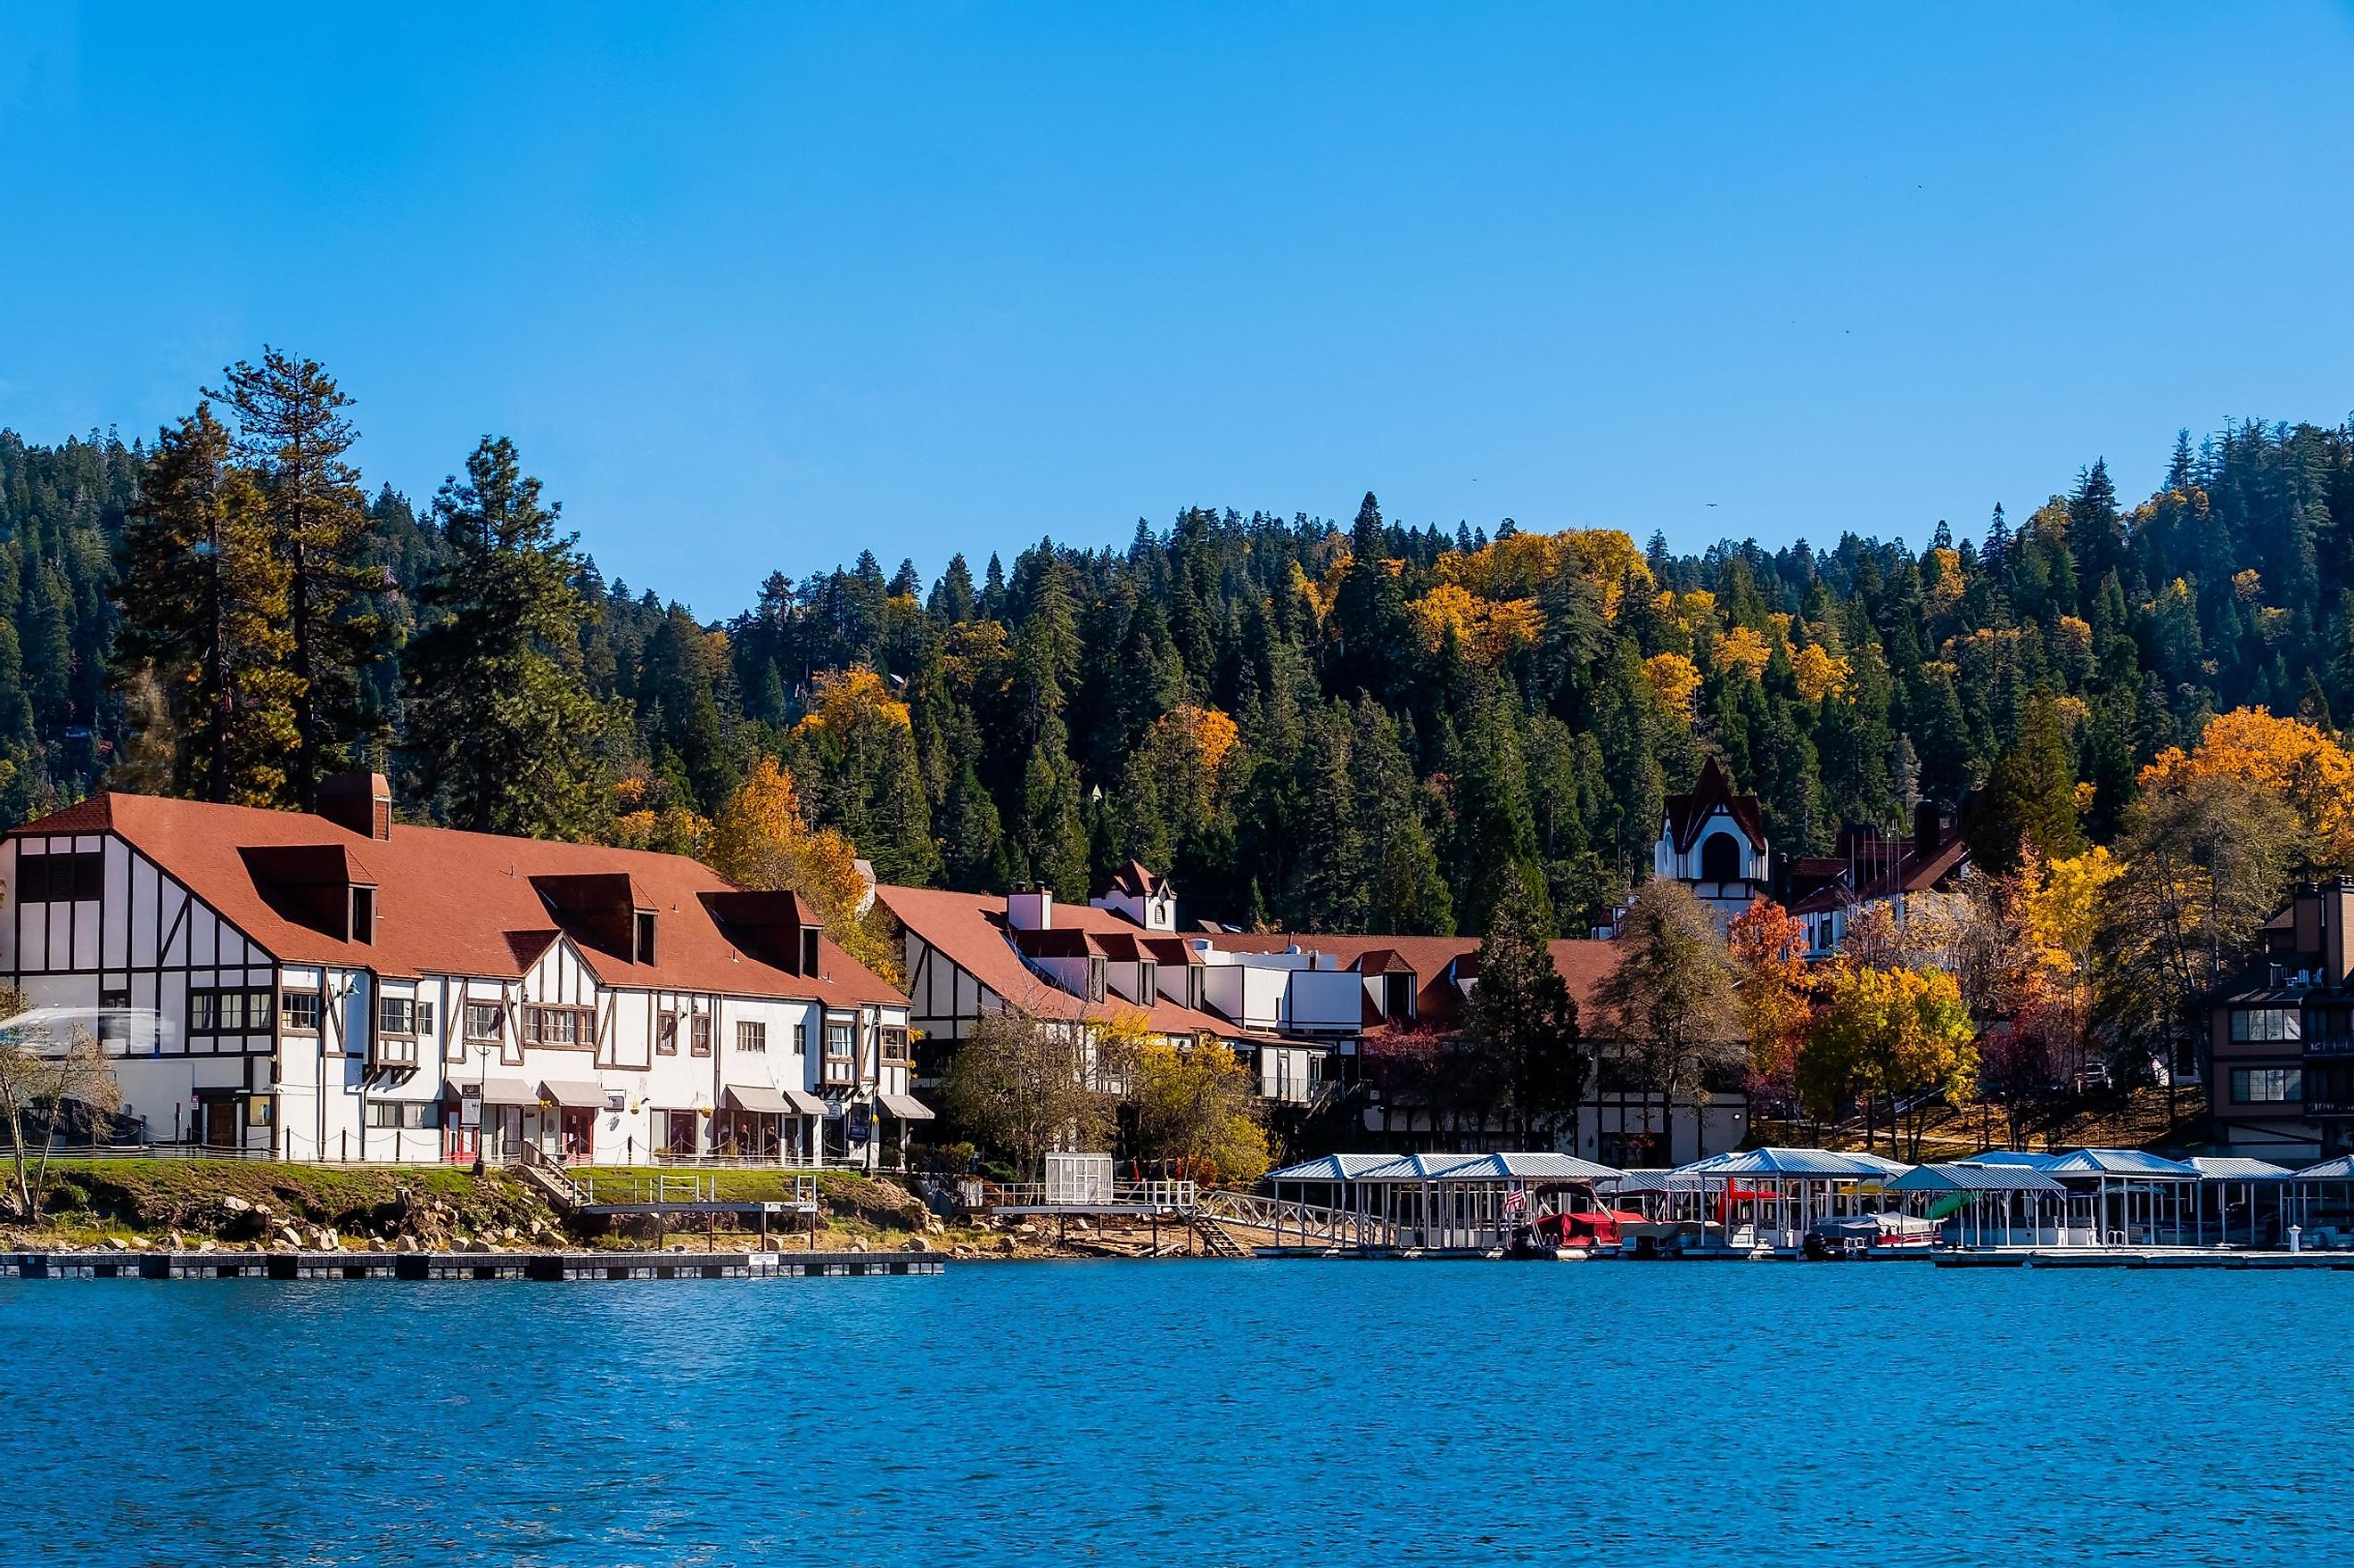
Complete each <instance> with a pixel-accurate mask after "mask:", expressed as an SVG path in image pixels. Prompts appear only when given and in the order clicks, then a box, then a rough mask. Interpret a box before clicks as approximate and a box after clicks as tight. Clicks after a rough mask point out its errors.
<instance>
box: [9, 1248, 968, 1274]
mask: <svg viewBox="0 0 2354 1568" xmlns="http://www.w3.org/2000/svg"><path fill="white" fill-rule="evenodd" d="M940 1271H941V1261H940V1257H939V1255H938V1254H937V1253H919V1252H869V1253H856V1252H849V1253H843V1252H536V1253H524V1252H114V1251H105V1252H11V1253H0V1277H15V1278H18V1279H542V1280H585V1279H815V1278H848V1279H856V1278H864V1277H887V1276H891V1275H915V1274H938V1273H939V1272H940Z"/></svg>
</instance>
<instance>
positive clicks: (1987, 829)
mask: <svg viewBox="0 0 2354 1568" xmlns="http://www.w3.org/2000/svg"><path fill="white" fill-rule="evenodd" d="M1964 831H1965V833H1966V836H1967V838H1968V840H1969V846H1970V858H1971V859H1972V860H1973V861H1974V862H1976V863H1978V865H1979V866H1980V867H1981V868H1983V869H1985V870H1987V871H1988V872H1990V873H1992V874H1995V875H1998V876H2000V875H2006V874H2009V872H2010V870H2011V869H2012V868H2013V867H2014V866H2016V865H2018V864H2019V863H2020V854H2021V853H2022V851H2024V850H2031V851H2032V852H2033V853H2035V855H2036V856H2037V857H2038V858H2039V859H2041V860H2042V861H2044V862H2046V863H2049V862H2052V861H2054V860H2058V859H2062V858H2063V857H2065V856H2069V855H2073V854H2077V853H2082V851H2083V850H2084V830H2083V828H2082V827H2081V826H2080V825H2079V824H2078V821H2077V818H2076V769H2075V766H2074V764H2073V762H2071V761H2070V759H2069V756H2068V740H2067V736H2065V735H2064V734H2063V733H2062V730H2061V727H2060V710H2059V705H2058V704H2057V703H2055V702H2054V701H2053V700H2052V697H2050V696H2049V695H2039V696H2037V697H2035V698H2034V699H2033V700H2032V701H2031V702H2030V703H2029V704H2028V705H2027V716H2026V719H2025V721H2024V722H2023V723H2022V725H2021V726H2020V737H2019V744H2018V745H2017V746H2015V747H2011V749H2010V750H2009V751H2007V752H2005V753H2004V754H2003V755H2002V757H2001V758H2000V759H1999V760H1998V761H1997V762H1996V763H1995V765H1994V770H1993V772H1992V773H1990V774H1989V775H1988V778H1987V786H1986V789H1985V791H1984V792H1983V793H1982V794H1981V795H1980V796H1979V797H1978V800H1977V802H1976V806H1975V809H1974V810H1972V812H1971V813H1970V818H1969V821H1967V823H1965V826H1964Z"/></svg>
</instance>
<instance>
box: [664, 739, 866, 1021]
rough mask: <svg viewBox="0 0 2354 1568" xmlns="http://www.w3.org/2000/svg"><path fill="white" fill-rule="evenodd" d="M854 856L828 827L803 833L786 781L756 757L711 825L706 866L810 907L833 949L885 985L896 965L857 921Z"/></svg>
mask: <svg viewBox="0 0 2354 1568" xmlns="http://www.w3.org/2000/svg"><path fill="white" fill-rule="evenodd" d="M857 856H858V852H857V850H855V849H854V848H853V847H852V845H851V842H850V841H849V840H848V839H846V838H843V836H842V835H841V834H840V833H838V832H834V831H833V830H832V829H831V828H818V829H811V826H810V825H809V821H808V819H807V818H806V817H804V816H803V815H802V813H801V793H800V791H799V790H798V789H795V788H794V787H793V776H792V775H791V774H790V773H789V772H787V771H786V770H785V768H784V767H783V765H782V764H780V763H779V762H778V761H777V759H776V758H773V757H763V758H760V760H759V761H758V762H757V763H755V764H754V765H753V767H752V771H751V774H750V776H749V777H748V778H747V779H745V780H744V782H743V783H742V784H741V785H739V786H737V789H736V792H735V793H734V794H732V795H730V796H728V797H727V801H726V804H725V805H723V806H721V807H720V808H719V816H718V818H717V820H716V821H714V822H713V823H712V829H711V853H710V855H709V856H708V858H707V863H708V864H709V865H710V867H711V869H712V870H714V871H716V872H717V873H718V874H720V875H722V876H724V877H726V879H727V880H728V881H730V882H733V883H736V884H737V885H739V886H743V887H756V888H761V889H764V890H770V891H790V893H792V894H793V895H795V896H797V897H799V898H801V900H802V901H803V902H804V903H806V904H807V905H808V906H810V910H811V913H812V914H814V915H815V916H817V917H818V922H819V924H821V925H822V926H823V927H825V934H826V935H827V936H828V937H829V938H832V940H833V943H834V945H835V946H837V947H839V948H841V949H842V950H843V952H845V953H848V954H849V955H850V956H851V957H852V958H854V959H857V960H858V961H859V962H860V963H862V964H864V965H865V966H866V967H867V968H868V969H873V970H874V971H875V973H876V974H878V975H881V976H882V977H883V978H884V979H885V980H889V981H890V982H891V983H892V984H894V985H896V984H897V983H898V975H899V971H898V965H897V963H896V961H895V959H894V955H893V953H892V951H891V943H890V941H889V939H888V938H887V937H885V934H884V931H883V928H882V927H881V926H880V925H879V924H878V923H876V922H875V921H873V920H870V919H869V918H867V917H865V916H862V915H861V914H860V912H859V906H860V904H862V903H863V902H864V900H865V896H866V883H865V879H864V878H863V877H861V876H860V875H859V874H858V867H857V864H856V860H857Z"/></svg>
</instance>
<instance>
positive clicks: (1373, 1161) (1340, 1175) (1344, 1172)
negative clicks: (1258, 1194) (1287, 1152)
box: [1262, 1154, 1397, 1181]
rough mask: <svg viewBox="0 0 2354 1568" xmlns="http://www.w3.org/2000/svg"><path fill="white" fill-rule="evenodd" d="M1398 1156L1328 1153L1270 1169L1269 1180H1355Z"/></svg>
mask: <svg viewBox="0 0 2354 1568" xmlns="http://www.w3.org/2000/svg"><path fill="white" fill-rule="evenodd" d="M1396 1158H1397V1156H1396V1155H1394V1154H1327V1155H1323V1156H1320V1158H1318V1159H1315V1160H1301V1161H1300V1162H1299V1164H1297V1165H1287V1166H1285V1167H1284V1168H1283V1169H1282V1170H1280V1171H1268V1172H1267V1175H1266V1176H1265V1177H1263V1178H1262V1180H1264V1181H1355V1180H1356V1179H1357V1178H1358V1177H1359V1176H1361V1175H1363V1174H1364V1173H1365V1172H1366V1171H1371V1170H1373V1169H1374V1168H1375V1167H1377V1166H1382V1165H1387V1164H1389V1163H1390V1162H1391V1161H1392V1160H1395V1159H1396Z"/></svg>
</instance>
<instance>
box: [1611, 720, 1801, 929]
mask: <svg viewBox="0 0 2354 1568" xmlns="http://www.w3.org/2000/svg"><path fill="white" fill-rule="evenodd" d="M1770 849H1771V846H1770V845H1769V844H1768V843H1767V842H1766V838H1765V813H1764V812H1763V811H1762V810H1759V809H1758V805H1757V797H1756V796H1755V795H1736V794H1734V792H1733V781H1732V780H1731V779H1727V778H1726V777H1725V774H1724V765H1723V764H1722V763H1720V762H1719V761H1717V759H1716V758H1714V757H1710V758H1708V759H1707V760H1706V761H1704V762H1702V764H1701V769H1700V777H1699V778H1698V779H1694V780H1693V781H1692V787H1691V789H1690V790H1688V791H1686V792H1685V793H1683V794H1680V795H1670V796H1669V797H1668V799H1667V809H1666V810H1665V811H1664V812H1663V813H1662V814H1661V818H1660V821H1659V842H1657V843H1655V844H1653V845H1652V846H1651V874H1652V875H1654V876H1658V877H1665V878H1667V879H1668V880H1670V881H1672V882H1681V883H1682V884H1683V885H1685V886H1686V887H1689V888H1691V892H1692V896H1693V897H1695V898H1697V899H1699V900H1700V901H1701V902H1702V904H1704V905H1706V906H1708V907H1709V909H1710V910H1711V911H1712V912H1713V913H1714V914H1715V916H1716V918H1717V922H1718V924H1720V925H1724V924H1728V923H1730V922H1731V921H1732V920H1733V919H1734V916H1738V915H1739V914H1740V913H1741V912H1742V911H1743V910H1744V909H1746V908H1748V907H1749V906H1750V904H1751V903H1752V902H1753V901H1754V900H1755V899H1758V898H1761V897H1764V896H1765V887H1766V879H1767V876H1768V874H1769V867H1770V859H1769V852H1770ZM1625 915H1626V909H1625V906H1620V907H1618V908H1617V909H1614V910H1612V911H1611V912H1610V916H1609V918H1608V919H1606V920H1605V921H1603V922H1602V923H1601V924H1600V925H1599V926H1596V927H1595V928H1594V935H1595V937H1596V938H1597V939H1599V940H1602V941H1607V940H1609V939H1610V938H1611V936H1612V935H1613V934H1614V933H1615V932H1616V931H1617V928H1618V922H1619V921H1620V920H1621V919H1622V918H1624V917H1625Z"/></svg>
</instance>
